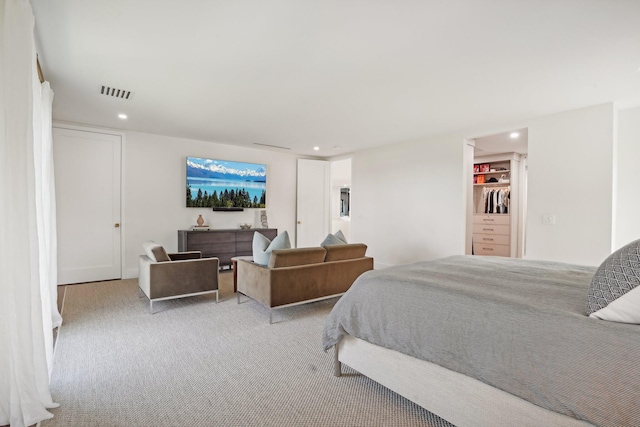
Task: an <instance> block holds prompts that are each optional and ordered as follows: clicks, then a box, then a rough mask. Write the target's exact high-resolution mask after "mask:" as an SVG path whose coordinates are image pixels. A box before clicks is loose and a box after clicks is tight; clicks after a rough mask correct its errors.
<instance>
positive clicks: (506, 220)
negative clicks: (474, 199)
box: [473, 214, 511, 225]
mask: <svg viewBox="0 0 640 427" xmlns="http://www.w3.org/2000/svg"><path fill="white" fill-rule="evenodd" d="M473 223H474V224H498V225H509V224H511V215H507V214H504V215H474V216H473Z"/></svg>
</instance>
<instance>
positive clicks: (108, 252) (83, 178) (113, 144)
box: [53, 127, 122, 285]
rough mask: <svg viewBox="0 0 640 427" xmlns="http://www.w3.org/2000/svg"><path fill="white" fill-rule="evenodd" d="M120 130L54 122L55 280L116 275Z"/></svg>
mask: <svg viewBox="0 0 640 427" xmlns="http://www.w3.org/2000/svg"><path fill="white" fill-rule="evenodd" d="M121 150H122V138H121V136H119V135H110V134H106V133H97V132H87V131H81V130H74V129H65V128H58V127H54V129H53V155H54V167H55V180H56V205H57V207H56V214H57V220H58V223H57V230H58V284H60V285H64V284H68V283H81V282H93V281H98V280H111V279H120V278H121V277H122V275H121V254H120V169H121Z"/></svg>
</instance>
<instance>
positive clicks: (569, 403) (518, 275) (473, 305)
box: [323, 256, 640, 426]
mask: <svg viewBox="0 0 640 427" xmlns="http://www.w3.org/2000/svg"><path fill="white" fill-rule="evenodd" d="M594 272H595V268H594V267H584V266H579V265H573V264H562V263H553V262H544V261H530V260H520V259H511V258H498V257H473V256H453V257H448V258H443V259H440V260H435V261H426V262H418V263H415V264H409V265H403V266H397V267H391V268H388V269H384V270H375V271H369V272H367V273H365V274H363V275H362V276H360V277H359V278H358V280H356V282H355V283H354V284H353V286H352V287H351V288H350V289H349V291H348V292H347V293H346V294H345V295H344V296H343V297H342V298H341V299H340V300H339V301H338V302H337V303H336V305H335V307H334V308H333V310H332V312H331V314H330V315H329V317H328V318H327V320H326V323H325V327H324V332H323V346H324V349H325V350H328V349H329V348H331V347H332V346H334V345H336V344H337V343H338V342H339V340H340V339H341V338H342V337H343V336H344V335H345V334H349V335H352V336H354V337H357V338H361V339H363V340H366V341H369V342H371V343H373V344H377V345H380V346H383V347H387V348H390V349H394V350H397V351H399V352H402V353H405V354H408V355H411V356H414V357H417V358H420V359H423V360H427V361H430V362H433V363H436V364H438V365H440V366H443V367H445V368H448V369H451V370H453V371H457V372H460V373H463V374H465V375H468V376H470V377H473V378H476V379H478V380H480V381H482V382H485V383H487V384H489V385H491V386H494V387H497V388H499V389H501V390H504V391H507V392H509V393H511V394H514V395H516V396H519V397H521V398H522V399H525V400H527V401H529V402H532V403H534V404H536V405H538V406H541V407H543V408H547V409H550V410H552V411H555V412H559V413H562V414H566V415H569V416H571V417H574V418H577V419H580V420H586V421H588V422H590V423H592V424H595V425H599V426H640V325H628V324H620V323H614V322H607V321H602V320H597V319H591V318H589V317H587V316H586V315H585V306H586V299H587V292H588V287H589V283H590V281H591V278H592V276H593V273H594Z"/></svg>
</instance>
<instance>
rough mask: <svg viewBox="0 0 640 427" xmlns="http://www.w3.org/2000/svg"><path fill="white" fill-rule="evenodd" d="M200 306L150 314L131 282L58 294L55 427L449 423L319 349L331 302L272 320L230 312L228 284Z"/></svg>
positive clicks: (256, 312)
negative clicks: (339, 368)
mask: <svg viewBox="0 0 640 427" xmlns="http://www.w3.org/2000/svg"><path fill="white" fill-rule="evenodd" d="M220 288H221V293H220V303H219V304H216V303H215V295H206V296H199V297H192V298H184V299H179V300H172V301H165V302H160V303H156V304H154V309H156V310H158V312H157V313H156V314H153V315H150V314H149V304H148V300H146V299H144V298H138V293H137V280H135V279H134V280H118V281H111V282H97V283H90V284H82V285H73V286H66V287H65V295H64V304H63V310H62V316H63V319H64V323H63V326H62V328H61V330H60V332H59V334H58V337H57V343H56V350H55V361H54V369H53V376H52V379H51V390H52V394H53V397H54V400H55V401H56V402H58V403H60V404H61V406H60V408H57V409H54V410H53V412H54V414H55V417H54V418H53V419H51V420H47V421H45V422H43V423H42V426H43V427H54V426H65V427H70V426H82V427H90V426H430V427H443V426H447V427H450V426H451V424H448V423H446V422H445V421H443V420H441V419H440V418H437V417H436V416H435V415H433V414H431V413H429V412H428V411H426V410H424V409H422V408H420V407H419V406H417V405H415V404H413V403H412V402H409V401H408V400H406V399H404V398H402V397H400V396H398V395H397V394H395V393H393V392H391V391H389V390H387V389H386V388H384V387H382V386H380V385H378V384H377V383H375V382H373V381H371V380H369V379H368V378H366V377H364V376H362V375H360V374H358V373H356V372H355V371H352V370H349V368H347V367H343V372H345V373H346V375H343V376H342V377H341V378H337V377H334V376H333V353H332V352H329V353H325V352H323V351H322V347H321V332H322V327H323V323H324V318H325V317H326V316H327V314H328V313H329V311H331V308H332V307H333V305H334V304H335V301H336V300H335V299H332V300H327V301H322V302H316V303H312V304H307V305H302V306H297V307H290V308H286V309H282V310H277V311H275V312H274V316H273V318H274V324H273V325H270V324H269V319H268V310H267V309H266V308H264V307H262V306H260V305H259V304H257V303H256V302H254V301H252V300H245V299H243V301H246V302H243V303H242V304H240V305H238V304H237V300H236V297H235V294H234V293H233V288H232V278H231V274H230V273H223V274H221V285H220Z"/></svg>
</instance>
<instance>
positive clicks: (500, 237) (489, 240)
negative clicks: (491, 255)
mask: <svg viewBox="0 0 640 427" xmlns="http://www.w3.org/2000/svg"><path fill="white" fill-rule="evenodd" d="M509 240H510V237H509V236H508V235H505V234H474V235H473V243H478V244H493V245H507V246H509V243H510V242H509Z"/></svg>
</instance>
